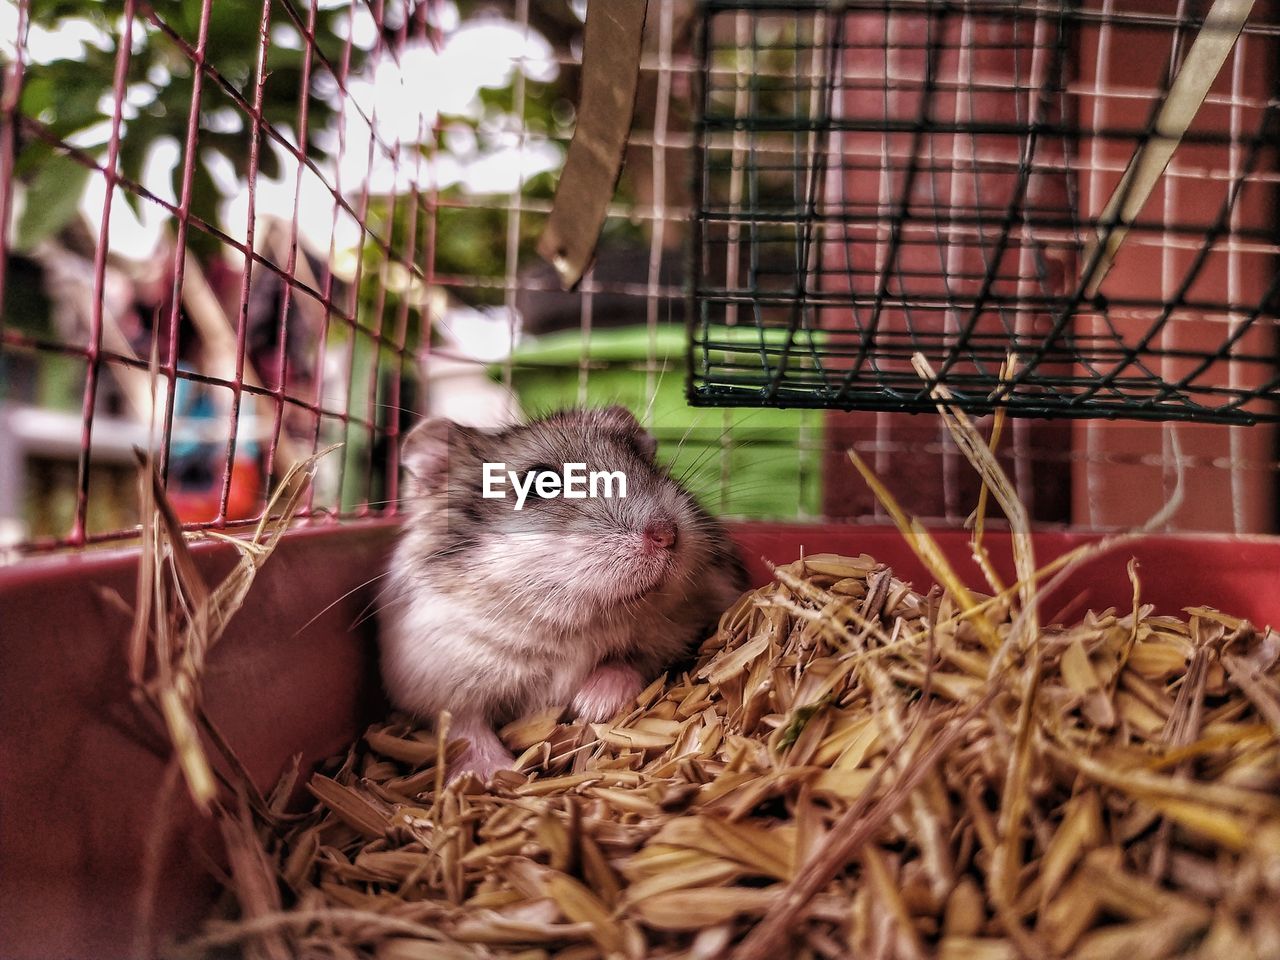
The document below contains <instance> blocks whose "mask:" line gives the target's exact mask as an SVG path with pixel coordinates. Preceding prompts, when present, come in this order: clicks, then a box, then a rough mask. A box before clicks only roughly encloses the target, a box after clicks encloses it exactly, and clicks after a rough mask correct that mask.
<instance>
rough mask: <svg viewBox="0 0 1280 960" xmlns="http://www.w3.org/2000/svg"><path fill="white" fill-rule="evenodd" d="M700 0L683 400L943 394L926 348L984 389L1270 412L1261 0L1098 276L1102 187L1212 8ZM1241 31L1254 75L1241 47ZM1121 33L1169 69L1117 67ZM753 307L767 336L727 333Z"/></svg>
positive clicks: (1268, 97) (923, 401)
mask: <svg viewBox="0 0 1280 960" xmlns="http://www.w3.org/2000/svg"><path fill="white" fill-rule="evenodd" d="M1131 6H1132V5H1131ZM699 9H700V12H701V18H702V36H703V48H702V50H701V62H702V65H703V72H702V91H701V96H700V99H699V103H700V111H701V115H700V120H699V123H698V125H697V128H696V130H695V138H696V143H697V145H698V148H699V149H700V150H701V151H702V152H703V156H704V157H705V161H704V163H703V166H702V169H701V175H700V178H699V182H698V184H697V197H696V202H697V205H698V206H697V210H696V216H695V229H696V236H697V248H696V251H695V258H696V262H695V267H694V269H695V276H694V302H695V306H694V311H695V313H694V316H693V318H692V320H693V322H692V325H691V339H692V350H691V354H690V361H691V370H690V374H691V383H690V398H691V400H692V402H694V403H697V404H717V405H780V406H802V407H804V406H811V407H828V408H842V409H850V410H852V409H862V410H901V411H925V410H931V409H932V401H931V400H930V398H929V394H928V389H927V387H928V386H930V385H931V384H925V383H924V382H922V381H921V379H920V376H919V374H918V373H917V372H916V371H915V370H914V369H913V368H912V366H911V363H910V357H911V355H912V354H913V353H914V352H916V351H920V352H922V353H924V354H925V355H926V357H927V358H928V359H929V360H930V361H931V362H932V364H933V366H934V368H935V370H936V371H937V379H938V381H940V382H942V383H943V384H945V385H946V386H948V387H949V388H950V389H951V390H952V391H953V392H954V393H955V394H956V397H957V399H958V402H959V403H960V404H961V405H963V406H965V407H967V408H969V409H972V410H978V411H986V410H990V409H992V408H993V407H994V406H996V405H998V404H999V405H1004V406H1006V407H1007V408H1008V409H1009V410H1010V412H1011V413H1014V414H1020V415H1028V416H1068V417H1098V416H1106V417H1116V416H1120V417H1127V418H1145V419H1156V420H1168V419H1187V420H1196V421H1200V422H1208V421H1216V422H1227V423H1250V422H1255V421H1260V420H1275V419H1277V417H1278V416H1280V408H1277V405H1276V402H1275V401H1276V399H1277V387H1278V386H1280V378H1277V376H1276V363H1275V352H1274V322H1275V318H1276V310H1277V302H1278V301H1277V277H1278V276H1280V274H1277V272H1276V271H1275V269H1274V256H1275V254H1276V252H1277V248H1276V246H1275V242H1274V240H1275V238H1274V226H1273V224H1272V222H1271V219H1270V217H1269V215H1268V214H1267V212H1266V211H1268V210H1269V209H1270V207H1271V204H1272V202H1273V200H1274V183H1275V181H1276V169H1277V167H1276V153H1275V149H1276V146H1277V144H1278V143H1280V129H1278V128H1277V118H1276V103H1275V100H1274V98H1273V96H1272V91H1271V89H1270V83H1271V80H1273V79H1274V78H1272V77H1271V74H1272V72H1273V71H1272V70H1271V69H1270V64H1271V63H1273V62H1274V61H1275V58H1276V54H1277V52H1278V51H1280V40H1278V37H1280V28H1278V27H1277V24H1276V23H1275V22H1274V20H1272V19H1267V14H1268V12H1269V8H1266V7H1264V5H1261V4H1260V5H1259V7H1258V8H1257V9H1256V10H1255V11H1254V15H1253V18H1252V19H1251V20H1250V21H1249V22H1248V24H1247V25H1246V27H1245V30H1244V34H1243V35H1242V37H1241V40H1240V41H1239V43H1238V45H1237V48H1236V50H1235V51H1234V52H1233V55H1232V56H1233V60H1232V61H1229V62H1228V64H1227V66H1226V67H1225V68H1224V70H1223V76H1220V77H1219V78H1218V79H1219V82H1218V83H1216V84H1215V86H1214V88H1213V91H1212V92H1211V94H1210V97H1209V98H1208V100H1207V101H1206V104H1205V106H1204V107H1202V108H1201V110H1200V112H1199V115H1198V116H1197V118H1196V121H1195V122H1194V123H1193V125H1192V127H1191V129H1190V130H1189V131H1188V133H1187V135H1186V137H1185V138H1184V142H1183V145H1182V146H1181V147H1180V148H1179V151H1178V153H1177V154H1175V157H1174V160H1173V162H1172V163H1171V165H1170V167H1169V169H1168V170H1167V172H1166V174H1165V177H1164V181H1163V185H1162V187H1161V188H1158V190H1157V192H1156V194H1155V195H1154V196H1153V197H1152V199H1151V201H1150V202H1149V203H1148V204H1147V206H1146V209H1145V210H1144V211H1143V214H1142V216H1141V218H1140V219H1139V220H1138V221H1137V222H1136V223H1135V224H1134V225H1133V227H1132V230H1131V232H1130V235H1129V237H1128V240H1127V243H1126V245H1125V247H1124V248H1123V249H1122V251H1121V252H1120V254H1119V258H1118V261H1117V264H1116V267H1115V268H1114V269H1113V271H1112V275H1111V276H1110V277H1109V278H1108V280H1107V281H1106V282H1105V283H1104V285H1103V287H1102V294H1103V296H1098V297H1089V296H1087V295H1086V290H1085V284H1084V283H1083V274H1084V272H1085V271H1084V268H1085V267H1086V266H1087V262H1086V261H1088V256H1087V254H1086V238H1087V237H1089V236H1090V234H1092V233H1094V232H1097V231H1099V230H1100V231H1101V233H1102V234H1103V235H1104V236H1108V235H1109V234H1110V231H1112V230H1113V229H1114V228H1115V226H1116V225H1115V223H1114V221H1113V220H1112V221H1108V222H1101V221H1100V219H1099V218H1100V211H1101V210H1102V208H1103V206H1104V204H1105V202H1106V200H1107V197H1108V195H1109V193H1110V191H1111V189H1112V188H1114V186H1115V184H1116V183H1117V182H1118V181H1119V178H1120V173H1121V172H1122V171H1123V169H1124V166H1125V164H1126V163H1127V160H1128V158H1129V157H1130V156H1131V155H1132V154H1133V152H1134V150H1135V149H1136V148H1137V147H1138V145H1139V144H1141V143H1144V142H1146V141H1147V140H1149V139H1150V138H1151V137H1152V136H1153V132H1154V129H1153V124H1154V121H1155V117H1156V110H1155V107H1156V106H1157V105H1158V104H1159V102H1160V101H1161V99H1162V98H1163V96H1164V95H1165V93H1166V92H1167V91H1168V89H1169V85H1170V83H1171V80H1172V77H1173V75H1174V72H1175V68H1176V66H1177V65H1178V64H1179V63H1180V62H1181V58H1182V57H1183V56H1185V53H1186V50H1187V48H1188V47H1189V46H1190V43H1191V41H1192V39H1194V37H1195V35H1196V33H1197V31H1198V30H1199V29H1200V28H1201V26H1202V23H1203V9H1202V5H1197V4H1189V3H1182V4H1179V5H1178V8H1177V10H1176V11H1173V10H1166V9H1164V8H1163V7H1162V8H1161V9H1159V10H1144V9H1119V5H1118V4H1116V3H1113V2H1111V0H1104V2H1101V3H1085V4H1080V5H1076V4H1065V3H1040V4H1007V3H1000V2H967V3H941V2H932V0H917V2H910V0H909V2H904V3H898V4H891V5H886V4H883V3H872V2H858V0H850V2H847V3H840V4H829V3H823V2H800V3H792V4H778V3H763V2H751V0H747V2H720V0H706V2H703V3H702V4H700V7H699ZM1246 44H1247V45H1248V46H1249V48H1250V49H1251V51H1252V59H1251V61H1250V63H1251V70H1252V73H1251V74H1246V73H1244V72H1243V71H1242V70H1241V69H1237V68H1236V67H1235V66H1233V63H1234V64H1241V63H1243V62H1244V54H1243V53H1242V51H1243V49H1244V47H1245V45H1246ZM1119 50H1127V51H1130V52H1131V53H1133V54H1136V55H1137V56H1138V59H1139V60H1143V61H1146V62H1147V63H1148V65H1149V66H1150V67H1154V68H1155V69H1149V70H1148V72H1147V73H1145V74H1143V75H1142V76H1140V77H1138V78H1137V79H1136V80H1135V78H1134V76H1133V75H1132V71H1130V75H1129V76H1128V77H1126V79H1125V81H1124V82H1122V83H1108V82H1107V81H1106V71H1107V69H1108V68H1109V67H1110V69H1112V70H1114V69H1115V64H1114V63H1110V64H1108V63H1107V62H1105V61H1107V59H1108V58H1112V59H1114V58H1116V57H1122V56H1124V55H1125V54H1123V53H1120V52H1118V51H1119ZM1099 51H1106V52H1103V53H1099ZM1157 51H1158V53H1157ZM1090 61H1092V68H1091V66H1090ZM1161 61H1163V62H1161ZM1091 74H1092V75H1091ZM1269 78H1270V79H1269ZM1188 185H1191V187H1190V189H1188ZM1126 254H1127V257H1126ZM1153 256H1154V257H1155V260H1154V262H1153V260H1152V258H1153ZM1126 261H1127V262H1126ZM1153 271H1158V272H1159V274H1160V276H1161V277H1162V281H1161V283H1160V284H1159V285H1158V286H1152V285H1151V284H1150V283H1149V277H1150V274H1151V273H1152V272H1153ZM1144 272H1145V273H1146V275H1145V276H1144V275H1143V273H1144ZM744 325H745V326H747V327H749V328H754V329H755V330H757V331H772V332H774V333H775V334H777V335H776V336H766V335H765V334H764V333H761V334H760V335H759V336H757V337H754V338H753V337H752V336H750V335H748V336H746V337H743V336H741V335H739V336H733V335H732V334H733V331H732V329H731V328H733V327H735V326H737V327H741V326H744ZM1008 352H1012V353H1013V354H1014V355H1015V357H1016V358H1017V360H1018V369H1017V372H1016V373H1015V374H1014V375H1013V376H1012V378H1011V379H1010V380H1009V382H1007V383H1001V381H1000V368H1001V365H1002V363H1003V362H1004V360H1005V357H1006V354H1007V353H1008Z"/></svg>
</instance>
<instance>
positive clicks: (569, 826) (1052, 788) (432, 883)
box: [180, 555, 1280, 960]
mask: <svg viewBox="0 0 1280 960" xmlns="http://www.w3.org/2000/svg"><path fill="white" fill-rule="evenodd" d="M999 586H1000V585H999V584H993V589H992V590H991V592H992V593H994V594H995V596H994V598H988V597H985V596H982V595H980V594H977V593H974V592H972V591H970V590H967V589H965V588H963V587H960V586H959V585H957V584H955V583H952V589H951V590H949V591H947V592H943V591H939V590H936V589H935V590H933V591H931V592H929V593H927V594H924V593H921V592H919V591H917V590H916V589H914V588H913V587H912V586H911V585H910V584H908V583H904V582H902V581H900V580H899V579H897V578H896V577H895V576H894V575H893V572H892V571H891V570H889V569H886V568H884V567H883V566H880V565H878V564H877V563H876V562H875V560H874V559H873V558H871V557H868V556H861V557H852V558H848V557H836V556H829V555H820V556H810V557H807V558H804V559H801V560H798V561H796V562H794V563H791V564H789V565H788V566H785V567H781V568H779V569H778V570H777V577H776V579H775V581H774V582H772V583H770V584H769V585H767V586H765V587H763V588H761V589H759V590H756V591H754V592H752V593H749V594H747V595H745V596H744V597H743V598H742V599H741V600H740V601H739V602H738V603H737V604H736V605H735V606H734V607H733V608H732V609H731V610H729V611H728V612H727V613H726V614H725V615H724V617H723V619H722V620H721V623H720V627H719V630H718V632H717V633H716V634H715V635H714V636H713V637H711V638H710V639H709V640H708V641H707V642H706V643H705V644H704V645H703V647H702V648H701V650H700V652H699V654H698V656H697V659H696V662H695V663H694V665H693V666H692V667H691V668H690V669H689V670H687V671H686V672H683V673H681V674H680V675H678V676H673V677H663V678H661V679H659V680H658V681H655V682H654V683H653V684H652V685H651V686H650V687H649V688H648V689H647V690H645V691H644V693H643V694H642V695H641V696H640V697H639V698H638V699H637V701H636V702H635V704H634V706H633V707H632V708H631V709H630V710H628V711H627V712H625V713H624V714H623V715H620V716H619V717H617V718H616V719H615V720H614V721H613V722H611V723H606V724H591V725H584V724H581V723H576V722H565V721H564V720H562V719H561V718H560V717H559V716H554V715H550V714H548V715H545V716H540V717H534V718H529V719H526V720H523V721H521V722H519V723H517V724H514V725H512V726H510V727H508V728H506V729H505V730H504V731H502V735H503V738H504V740H505V741H506V742H507V744H508V745H509V746H510V747H511V748H512V750H513V751H515V752H516V754H517V756H518V757H519V771H518V772H512V773H503V774H499V776H498V778H497V779H496V781H495V783H494V784H493V785H492V787H491V788H488V789H486V788H485V787H483V786H481V785H480V784H477V783H475V782H474V781H470V780H464V781H462V782H461V783H459V784H455V785H454V786H452V787H449V788H443V787H442V784H443V769H442V765H441V764H439V763H438V762H437V761H438V759H439V757H440V755H441V753H442V751H443V752H444V753H445V754H446V755H447V756H452V755H456V751H458V750H459V749H460V748H461V744H460V743H457V742H454V743H447V742H446V741H445V740H444V739H442V738H441V737H440V736H439V734H438V733H437V732H436V731H434V730H431V729H423V728H420V727H417V726H415V725H413V724H411V723H408V722H405V721H402V720H398V719H392V720H390V721H388V722H384V723H379V724H375V725H374V726H372V727H371V728H370V729H369V730H368V731H367V733H366V734H365V736H364V737H363V739H362V740H361V741H360V742H358V743H356V744H353V745H352V747H351V749H350V750H349V752H348V753H347V754H346V755H345V756H344V757H341V758H338V759H336V760H335V761H334V762H333V763H332V764H331V765H330V766H329V767H327V768H326V769H325V770H324V771H322V772H319V773H316V774H314V775H313V776H312V777H311V778H310V781H309V783H308V784H307V786H308V788H309V790H310V793H311V795H312V796H313V797H314V801H315V802H314V805H313V807H312V809H311V810H310V811H309V812H306V813H305V814H301V815H286V814H284V813H282V812H281V811H282V809H283V806H282V803H281V797H283V796H284V795H286V794H287V793H288V791H289V788H290V786H291V782H289V781H286V782H285V783H284V784H282V786H281V788H280V789H279V790H278V791H277V793H276V795H275V796H274V797H273V798H269V799H268V800H267V801H266V803H265V807H262V806H260V807H259V809H258V810H257V812H256V814H254V815H251V814H250V812H249V806H248V805H247V804H243V803H242V804H241V806H240V807H239V809H236V808H234V807H231V806H228V807H226V808H225V811H224V814H223V817H222V823H223V833H224V836H225V837H226V840H227V845H228V854H229V862H230V872H229V875H228V887H229V890H230V893H231V894H233V895H234V896H233V897H229V898H228V902H229V904H231V905H232V909H234V916H235V917H236V919H233V920H218V919H214V920H210V921H209V923H208V924H207V925H206V927H205V929H204V931H203V933H202V935H201V937H200V938H199V939H197V940H195V941H192V942H189V943H188V944H186V945H185V947H184V948H181V949H180V952H182V953H186V954H189V955H192V954H194V955H202V954H207V953H209V952H211V951H212V952H215V953H221V952H222V950H223V949H232V950H234V951H237V952H241V953H243V954H244V955H247V956H252V957H268V958H285V957H297V956H317V957H320V956H325V957H328V956H333V957H369V956H372V957H376V958H379V960H427V958H451V957H470V956H482V957H530V958H533V957H557V958H584V960H585V958H589V957H634V958H639V957H664V956H671V957H676V956H680V957H707V958H710V957H719V956H734V957H757V958H761V957H782V956H798V957H904V958H915V957H940V958H947V960H959V958H975V960H997V958H1006V957H1019V956H1044V957H1078V958H1090V957H1097V958H1103V957H1124V958H1126V960H1142V958H1157V957H1170V956H1198V957H1205V958H1236V957H1239V958H1249V957H1256V958H1268V957H1270V958H1274V957H1280V906H1278V904H1280V795H1278V791H1277V787H1278V786H1280V668H1278V667H1277V661H1278V659H1280V635H1277V634H1276V633H1273V632H1271V631H1269V630H1259V629H1255V628H1254V627H1253V626H1251V625H1250V624H1248V623H1246V622H1243V621H1241V620H1238V619H1236V618H1234V617H1231V616H1228V615H1225V614H1221V613H1218V612H1217V611H1214V610H1211V609H1208V608H1194V609H1188V610H1187V611H1185V613H1186V615H1185V617H1181V618H1175V617H1168V616H1155V615H1153V613H1152V610H1151V609H1150V608H1149V607H1147V606H1144V605H1143V604H1142V603H1141V592H1140V585H1139V582H1138V580H1137V577H1136V574H1135V575H1134V576H1133V586H1134V604H1133V607H1132V609H1124V610H1104V611H1101V612H1091V613H1089V614H1088V615H1087V616H1085V618H1084V619H1083V620H1082V621H1081V622H1079V623H1076V624H1073V625H1071V626H1066V627H1064V626H1049V627H1040V626H1038V625H1036V624H1035V623H1034V620H1033V619H1031V620H1029V619H1028V618H1027V617H1026V616H1020V615H1019V613H1018V610H1019V609H1020V608H1021V607H1022V606H1023V603H1022V601H1024V600H1025V596H1021V597H1020V596H1019V594H1018V591H1017V590H1016V589H1014V588H1010V589H994V588H995V587H999ZM224 915H226V914H224Z"/></svg>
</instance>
